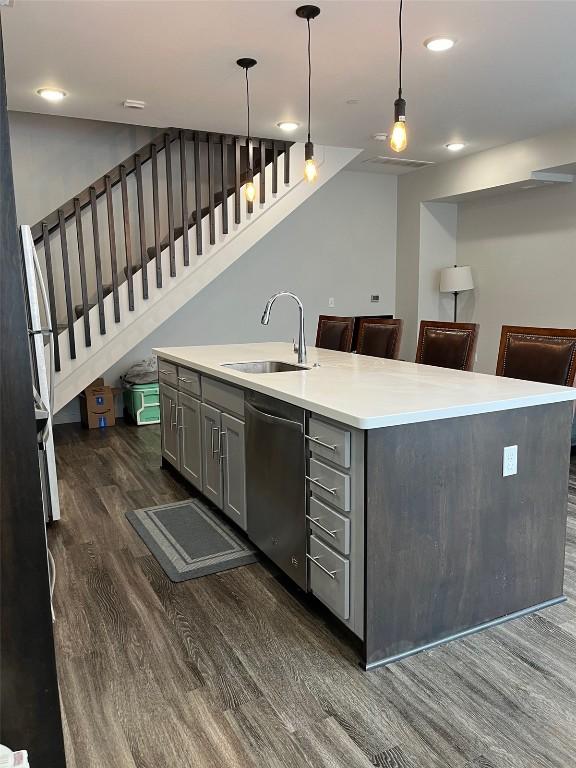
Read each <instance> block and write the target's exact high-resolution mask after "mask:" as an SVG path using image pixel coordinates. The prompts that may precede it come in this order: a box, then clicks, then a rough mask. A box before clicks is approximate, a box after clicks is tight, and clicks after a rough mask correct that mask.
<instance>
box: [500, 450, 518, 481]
mask: <svg viewBox="0 0 576 768" xmlns="http://www.w3.org/2000/svg"><path fill="white" fill-rule="evenodd" d="M516 474H518V446H517V445H507V446H506V447H505V448H504V455H503V457H502V477H510V475H516Z"/></svg>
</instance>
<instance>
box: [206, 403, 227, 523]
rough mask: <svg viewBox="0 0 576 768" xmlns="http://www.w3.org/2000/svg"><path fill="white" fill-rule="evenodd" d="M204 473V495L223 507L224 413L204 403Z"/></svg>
mask: <svg viewBox="0 0 576 768" xmlns="http://www.w3.org/2000/svg"><path fill="white" fill-rule="evenodd" d="M200 408H201V416H202V473H203V491H204V495H205V496H206V497H207V498H209V499H210V501H212V502H214V504H216V506H217V507H219V508H220V509H222V502H223V498H224V493H223V482H222V467H221V458H220V456H221V446H222V443H221V440H222V435H221V427H222V419H221V417H222V414H221V413H220V411H219V410H218V409H217V408H213V407H212V406H211V405H207V404H206V403H202V404H201V406H200Z"/></svg>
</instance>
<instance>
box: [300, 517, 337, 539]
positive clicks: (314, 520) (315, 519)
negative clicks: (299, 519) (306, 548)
mask: <svg viewBox="0 0 576 768" xmlns="http://www.w3.org/2000/svg"><path fill="white" fill-rule="evenodd" d="M306 517H307V518H308V520H310V522H311V523H314V525H316V526H317V527H318V528H320V530H321V531H324V533H327V534H328V536H331V537H332V538H333V539H335V538H336V534H337V533H338V531H329V530H328V528H324V526H323V525H322V524H321V523H320V518H319V517H310V515H306Z"/></svg>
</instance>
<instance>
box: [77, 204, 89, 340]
mask: <svg viewBox="0 0 576 768" xmlns="http://www.w3.org/2000/svg"><path fill="white" fill-rule="evenodd" d="M74 215H75V217H76V240H77V242H78V264H79V267H80V292H81V294H82V320H83V321H84V341H85V343H86V346H87V347H89V346H91V344H92V339H91V336H90V316H89V311H90V307H89V306H88V286H87V283H86V258H85V255H84V231H83V229H82V211H81V209H80V200H79V199H78V198H77V197H76V198H75V199H74Z"/></svg>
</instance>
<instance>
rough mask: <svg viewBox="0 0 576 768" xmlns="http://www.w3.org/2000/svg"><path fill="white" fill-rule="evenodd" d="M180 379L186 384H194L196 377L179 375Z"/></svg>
mask: <svg viewBox="0 0 576 768" xmlns="http://www.w3.org/2000/svg"><path fill="white" fill-rule="evenodd" d="M176 378H177V379H178V381H183V382H184V384H194V379H185V378H184V376H177V377H176Z"/></svg>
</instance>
